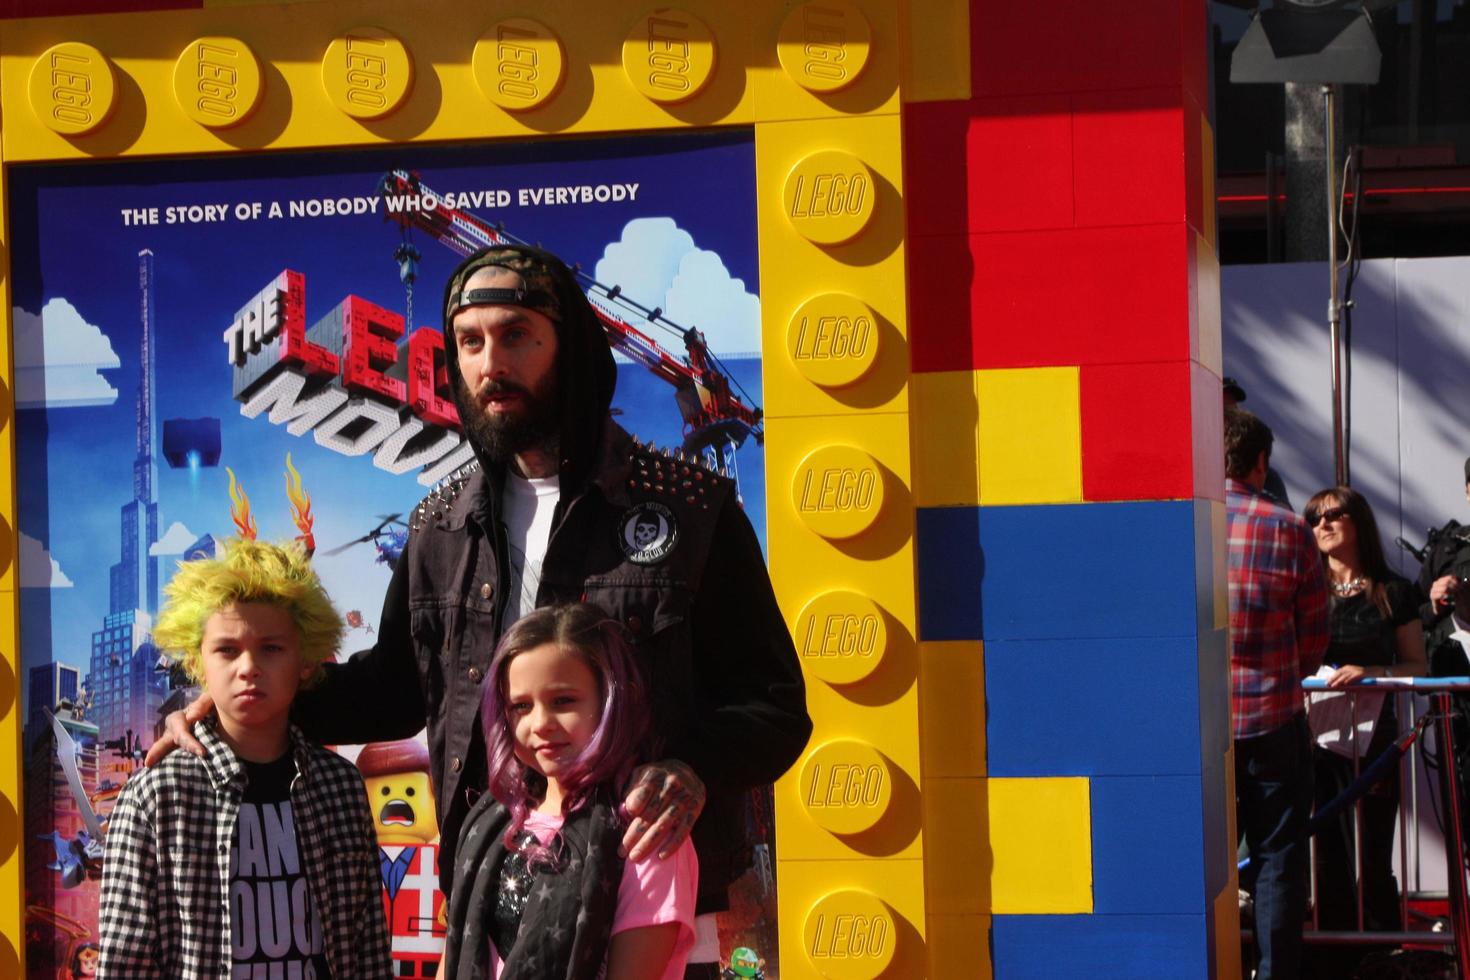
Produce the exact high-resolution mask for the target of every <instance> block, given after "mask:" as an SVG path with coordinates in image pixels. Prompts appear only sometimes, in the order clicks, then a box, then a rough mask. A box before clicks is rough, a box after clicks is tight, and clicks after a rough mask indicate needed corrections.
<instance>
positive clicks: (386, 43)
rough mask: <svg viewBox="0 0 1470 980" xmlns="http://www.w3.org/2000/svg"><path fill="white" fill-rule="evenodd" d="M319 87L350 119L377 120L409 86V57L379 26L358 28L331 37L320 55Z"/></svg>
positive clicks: (405, 95) (398, 103)
mask: <svg viewBox="0 0 1470 980" xmlns="http://www.w3.org/2000/svg"><path fill="white" fill-rule="evenodd" d="M322 88H324V89H326V92H327V97H328V98H330V99H331V100H332V104H333V105H335V106H336V107H337V108H338V109H341V110H342V111H343V112H344V113H346V114H347V115H349V116H351V117H352V118H354V119H379V118H382V117H383V116H386V115H388V114H389V113H391V112H392V111H393V110H395V109H397V108H398V107H399V106H401V105H402V104H403V102H404V100H405V99H407V98H408V92H409V89H411V88H413V58H412V57H410V56H409V53H408V48H406V47H404V46H403V42H402V41H400V40H399V39H398V38H397V37H395V36H394V35H393V34H391V33H389V32H388V31H385V30H383V29H382V28H381V27H359V28H356V29H355V30H351V31H348V32H347V33H346V34H342V35H340V36H338V37H335V38H333V39H332V43H331V44H329V45H327V53H326V54H324V55H322Z"/></svg>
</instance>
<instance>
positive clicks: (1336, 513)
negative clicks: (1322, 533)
mask: <svg viewBox="0 0 1470 980" xmlns="http://www.w3.org/2000/svg"><path fill="white" fill-rule="evenodd" d="M1347 516H1348V512H1347V508H1346V507H1333V508H1332V509H1331V510H1324V511H1318V512H1317V514H1316V515H1315V516H1313V518H1312V526H1313V527H1316V526H1317V525H1318V524H1321V523H1322V522H1323V521H1329V522H1330V521H1340V520H1342V519H1343V518H1344V517H1347Z"/></svg>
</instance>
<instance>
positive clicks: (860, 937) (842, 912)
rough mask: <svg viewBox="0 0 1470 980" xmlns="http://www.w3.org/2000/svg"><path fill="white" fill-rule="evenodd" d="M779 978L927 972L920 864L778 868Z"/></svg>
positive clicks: (869, 977) (845, 978)
mask: <svg viewBox="0 0 1470 980" xmlns="http://www.w3.org/2000/svg"><path fill="white" fill-rule="evenodd" d="M776 879H777V882H778V886H777V887H778V888H779V890H780V893H781V904H780V909H779V911H778V924H779V928H780V934H781V977H782V980H819V978H822V980H879V978H883V980H898V978H911V977H922V976H923V975H924V966H925V958H926V956H925V929H926V923H925V917H924V864H923V862H922V861H788V860H785V859H784V857H783V859H782V860H780V861H778V862H777V868H776Z"/></svg>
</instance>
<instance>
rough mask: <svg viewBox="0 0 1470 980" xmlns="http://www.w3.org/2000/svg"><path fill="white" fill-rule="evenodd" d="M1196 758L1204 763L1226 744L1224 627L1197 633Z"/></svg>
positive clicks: (1227, 705) (1227, 695) (1227, 640)
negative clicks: (1198, 744)
mask: <svg viewBox="0 0 1470 980" xmlns="http://www.w3.org/2000/svg"><path fill="white" fill-rule="evenodd" d="M1198 670H1199V735H1200V738H1199V742H1200V758H1201V759H1203V760H1204V762H1205V764H1206V765H1208V764H1209V761H1210V760H1211V759H1214V758H1216V757H1218V756H1221V755H1224V754H1225V750H1226V749H1227V748H1229V747H1230V635H1229V632H1228V631H1226V630H1210V631H1208V632H1205V631H1201V632H1200V635H1199V667H1198Z"/></svg>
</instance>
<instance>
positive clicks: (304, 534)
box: [286, 453, 316, 554]
mask: <svg viewBox="0 0 1470 980" xmlns="http://www.w3.org/2000/svg"><path fill="white" fill-rule="evenodd" d="M286 496H287V497H288V498H289V499H290V501H291V520H293V521H295V522H296V530H298V531H300V532H301V533H300V534H298V535H297V536H296V538H297V540H298V541H300V542H301V543H302V544H303V545H304V546H305V547H306V553H307V554H311V553H312V552H313V551H315V550H316V538H315V536H313V535H312V533H311V526H312V525H313V524H314V523H316V518H314V517H312V516H311V494H309V493H307V492H306V490H305V489H303V488H302V486H301V474H300V473H299V472H297V470H296V467H295V466H292V465H291V454H290V453H287V454H286Z"/></svg>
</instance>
